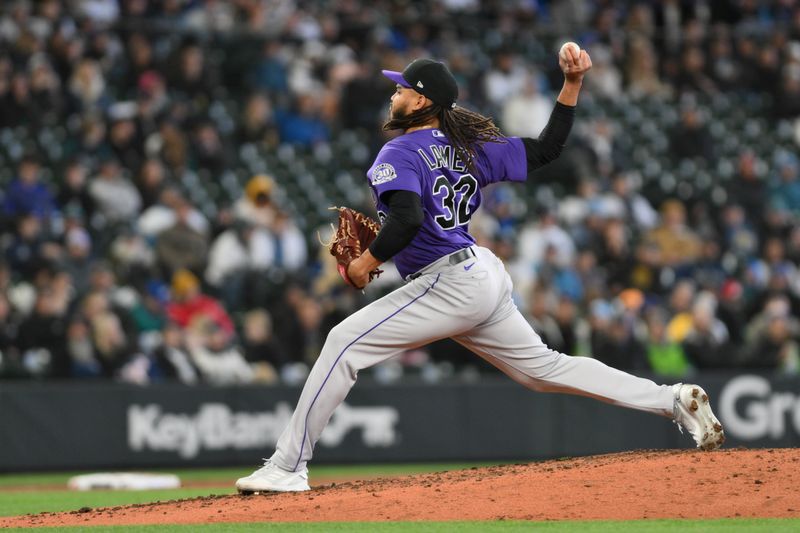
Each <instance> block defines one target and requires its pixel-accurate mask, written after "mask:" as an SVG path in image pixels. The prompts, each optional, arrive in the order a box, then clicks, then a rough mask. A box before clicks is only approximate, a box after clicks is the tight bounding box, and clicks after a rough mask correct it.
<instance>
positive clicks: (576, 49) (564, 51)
mask: <svg viewBox="0 0 800 533" xmlns="http://www.w3.org/2000/svg"><path fill="white" fill-rule="evenodd" d="M569 48H572V53H573V54H575V57H576V58H578V57H580V55H581V47H580V46H578V45H577V44H576V43H573V42H572V41H569V42H566V43H564V44H562V45H561V49H560V50H559V51H558V56H559V57H560V58H561V59H563V60H564V61H572V57H571V56H570V53H569V52H568V51H567V50H568V49H569Z"/></svg>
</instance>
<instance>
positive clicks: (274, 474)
mask: <svg viewBox="0 0 800 533" xmlns="http://www.w3.org/2000/svg"><path fill="white" fill-rule="evenodd" d="M236 489H237V490H238V491H239V492H240V493H242V494H253V493H259V492H301V491H304V490H310V489H311V487H309V486H308V469H306V468H303V469H302V470H300V471H299V472H290V471H288V470H284V469H283V468H281V467H279V466H278V465H276V464H275V463H273V462H272V461H270V460H266V462H265V463H264V466H262V467H261V468H259V469H258V470H256V471H255V472H253V473H252V474H250V475H249V476H247V477H243V478H239V479H237V480H236Z"/></svg>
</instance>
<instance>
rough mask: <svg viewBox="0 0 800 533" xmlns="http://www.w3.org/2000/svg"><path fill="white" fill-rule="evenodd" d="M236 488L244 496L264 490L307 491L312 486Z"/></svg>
mask: <svg viewBox="0 0 800 533" xmlns="http://www.w3.org/2000/svg"><path fill="white" fill-rule="evenodd" d="M236 490H238V491H239V494H242V495H244V496H250V495H251V494H261V493H262V492H305V491H307V490H311V487H309V486H308V485H305V486H300V487H282V488H267V489H262V488H259V489H243V488H239V487H236Z"/></svg>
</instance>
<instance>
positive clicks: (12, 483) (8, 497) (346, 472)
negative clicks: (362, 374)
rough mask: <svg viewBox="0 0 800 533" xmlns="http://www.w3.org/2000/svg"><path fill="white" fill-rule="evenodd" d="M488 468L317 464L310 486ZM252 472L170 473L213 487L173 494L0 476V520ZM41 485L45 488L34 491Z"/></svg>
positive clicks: (216, 485)
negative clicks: (83, 488) (86, 488)
mask: <svg viewBox="0 0 800 533" xmlns="http://www.w3.org/2000/svg"><path fill="white" fill-rule="evenodd" d="M489 464H497V463H469V464H455V463H445V464H406V465H403V464H386V465H353V466H318V467H312V471H311V476H312V477H311V482H312V484H313V483H315V482H321V483H325V482H326V480H334V479H359V478H361V479H363V478H369V477H378V476H380V477H387V476H401V475H406V474H417V473H423V472H440V471H443V470H459V469H463V468H469V467H472V466H483V465H489ZM252 471H253V468H202V469H193V470H169V472H170V473H174V474H177V475H178V476H179V477H180V478H181V480H182V481H184V482H203V483H209V484H210V485H209V486H205V487H186V488H180V489H172V490H146V491H110V490H98V491H91V492H77V491H67V490H60V489H59V490H53V488H54V487H64V488H65V489H66V484H67V480H68V479H69V478H70V477H72V476H73V475H76V474H79V473H81V472H62V473H55V474H54V473H41V474H39V473H37V474H7V475H2V476H0V488H2V487H5V488H6V490H0V516H15V515H20V514H28V513H41V512H43V511H72V510H75V509H80V508H81V507H112V506H116V505H127V504H132V503H146V502H154V501H157V500H177V499H181V498H193V497H195V496H207V495H209V494H233V492H234V488H233V482H234V481H235V480H236V479H237V478H239V477H242V476H244V475H247V474H249V473H251V472H252ZM164 472H166V470H164ZM9 487H25V490H21V491H12V490H8V488H9ZM37 487H42V488H41V489H40V490H36V488H37Z"/></svg>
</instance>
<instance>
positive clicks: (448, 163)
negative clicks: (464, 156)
mask: <svg viewBox="0 0 800 533" xmlns="http://www.w3.org/2000/svg"><path fill="white" fill-rule="evenodd" d="M429 150H430V156H429V154H428V153H427V152H426V151H425V149H424V148H420V149H418V150H417V152H418V153H419V155H420V156H421V157H422V160H423V161H425V164H426V165H428V168H429V169H431V170H436V169H439V168H449V169H451V170H455V171H457V172H464V171H465V170H466V169H467V168H466V167H465V166H464V163H463V162H462V161H461V158H460V157H458V154H457V153H456V151H455V149H454V148H453V147H452V146H451V145H449V144H445V145H439V144H432V145H430V147H429Z"/></svg>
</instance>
